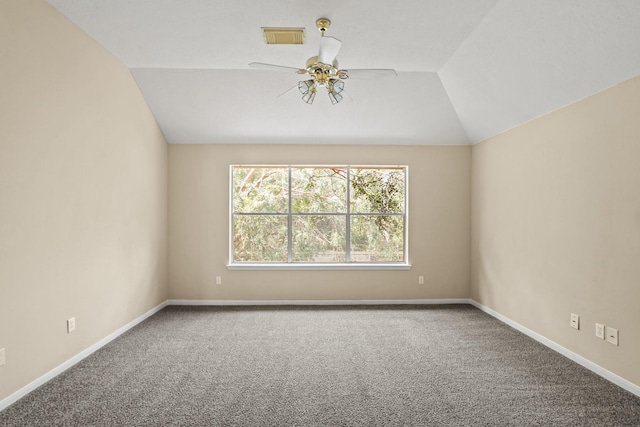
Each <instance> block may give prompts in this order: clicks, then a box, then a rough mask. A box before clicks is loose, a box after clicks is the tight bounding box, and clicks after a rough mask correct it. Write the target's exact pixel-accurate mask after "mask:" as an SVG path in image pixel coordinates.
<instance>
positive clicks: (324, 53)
mask: <svg viewBox="0 0 640 427" xmlns="http://www.w3.org/2000/svg"><path fill="white" fill-rule="evenodd" d="M340 46H342V42H341V41H340V40H338V39H337V38H335V37H322V38H321V39H320V51H319V52H318V62H322V63H323V64H327V65H333V61H335V60H336V56H338V52H339V51H340Z"/></svg>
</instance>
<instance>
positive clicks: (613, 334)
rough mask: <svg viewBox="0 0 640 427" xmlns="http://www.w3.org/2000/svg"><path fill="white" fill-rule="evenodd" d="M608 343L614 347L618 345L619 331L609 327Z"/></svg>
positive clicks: (607, 329)
mask: <svg viewBox="0 0 640 427" xmlns="http://www.w3.org/2000/svg"><path fill="white" fill-rule="evenodd" d="M606 331H607V342H610V343H611V344H613V345H618V330H617V329H613V328H610V327H608V326H607V328H606Z"/></svg>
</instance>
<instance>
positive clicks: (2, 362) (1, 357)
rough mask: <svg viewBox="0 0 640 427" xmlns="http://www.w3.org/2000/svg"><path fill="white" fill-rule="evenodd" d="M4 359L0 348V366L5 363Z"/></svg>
mask: <svg viewBox="0 0 640 427" xmlns="http://www.w3.org/2000/svg"><path fill="white" fill-rule="evenodd" d="M5 361H6V360H5V358H4V348H0V366H2V365H4V363H5Z"/></svg>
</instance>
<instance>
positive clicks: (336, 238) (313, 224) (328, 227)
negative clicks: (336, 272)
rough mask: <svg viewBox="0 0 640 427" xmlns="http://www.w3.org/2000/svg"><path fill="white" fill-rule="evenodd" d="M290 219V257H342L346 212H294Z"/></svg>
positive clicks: (321, 259) (338, 259) (305, 259)
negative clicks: (321, 213) (291, 229)
mask: <svg viewBox="0 0 640 427" xmlns="http://www.w3.org/2000/svg"><path fill="white" fill-rule="evenodd" d="M292 222H293V234H292V238H293V240H292V252H293V254H292V257H293V260H294V261H298V262H345V261H346V246H345V244H346V235H347V232H346V227H347V219H346V216H343V215H294V216H293V218H292Z"/></svg>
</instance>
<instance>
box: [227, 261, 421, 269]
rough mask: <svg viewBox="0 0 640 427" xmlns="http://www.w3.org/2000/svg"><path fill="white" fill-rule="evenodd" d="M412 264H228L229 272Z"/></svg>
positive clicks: (403, 267) (383, 267)
mask: <svg viewBox="0 0 640 427" xmlns="http://www.w3.org/2000/svg"><path fill="white" fill-rule="evenodd" d="M410 269H411V264H405V263H395V262H394V263H384V262H381V263H369V264H366V263H349V264H346V263H345V264H337V263H336V264H332V263H313V264H311V263H309V264H305V263H295V264H276V263H274V264H268V263H234V264H227V270H410Z"/></svg>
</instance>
